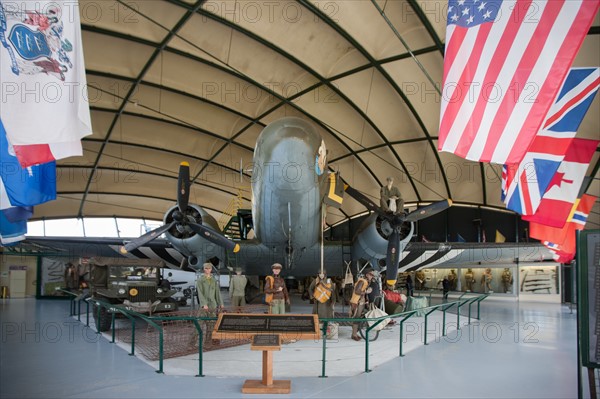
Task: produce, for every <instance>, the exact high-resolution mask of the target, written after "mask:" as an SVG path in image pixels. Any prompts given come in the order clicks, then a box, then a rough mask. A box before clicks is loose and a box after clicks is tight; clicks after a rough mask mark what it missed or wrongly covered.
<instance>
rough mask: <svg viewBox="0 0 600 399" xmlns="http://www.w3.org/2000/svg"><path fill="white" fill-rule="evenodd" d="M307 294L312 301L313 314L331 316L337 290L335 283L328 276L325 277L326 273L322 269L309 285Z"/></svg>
mask: <svg viewBox="0 0 600 399" xmlns="http://www.w3.org/2000/svg"><path fill="white" fill-rule="evenodd" d="M308 294H309V296H310V299H311V300H314V303H313V314H316V315H318V316H319V319H321V318H333V310H334V306H335V303H336V301H337V300H338V292H337V289H336V285H335V283H334V282H333V281H331V279H330V278H327V273H326V272H325V271H323V272H322V273H319V275H318V276H317V278H315V279H314V280H313V281H312V283H310V286H309V287H308Z"/></svg>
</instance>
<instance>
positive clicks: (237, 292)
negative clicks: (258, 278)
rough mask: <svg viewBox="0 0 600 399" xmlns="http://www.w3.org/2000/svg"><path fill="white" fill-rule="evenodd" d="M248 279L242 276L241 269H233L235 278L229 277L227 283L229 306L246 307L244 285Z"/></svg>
mask: <svg viewBox="0 0 600 399" xmlns="http://www.w3.org/2000/svg"><path fill="white" fill-rule="evenodd" d="M247 283H248V279H247V278H246V276H244V275H243V274H242V268H241V267H236V268H235V276H232V277H231V281H230V282H229V298H231V306H238V307H239V306H245V305H246V284H247Z"/></svg>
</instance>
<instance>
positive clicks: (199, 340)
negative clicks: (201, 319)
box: [192, 319, 204, 377]
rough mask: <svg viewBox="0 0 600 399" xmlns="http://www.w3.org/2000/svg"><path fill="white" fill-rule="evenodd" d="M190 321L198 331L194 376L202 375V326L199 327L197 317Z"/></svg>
mask: <svg viewBox="0 0 600 399" xmlns="http://www.w3.org/2000/svg"><path fill="white" fill-rule="evenodd" d="M192 322H193V323H194V327H196V331H197V332H198V374H196V377H204V374H202V328H200V323H198V319H192Z"/></svg>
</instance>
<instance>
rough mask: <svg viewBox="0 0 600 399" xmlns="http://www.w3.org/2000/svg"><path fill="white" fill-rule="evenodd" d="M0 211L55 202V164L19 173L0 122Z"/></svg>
mask: <svg viewBox="0 0 600 399" xmlns="http://www.w3.org/2000/svg"><path fill="white" fill-rule="evenodd" d="M0 158H1V159H2V164H1V167H0V209H8V208H11V207H14V206H25V207H26V206H33V205H39V204H42V203H44V202H48V201H52V200H54V199H56V162H50V163H46V164H43V165H37V166H30V167H28V168H25V169H22V168H21V166H20V165H19V161H18V160H17V157H16V156H15V155H14V153H13V151H12V148H11V146H10V144H9V143H8V141H7V139H6V133H5V131H4V127H3V125H2V119H0Z"/></svg>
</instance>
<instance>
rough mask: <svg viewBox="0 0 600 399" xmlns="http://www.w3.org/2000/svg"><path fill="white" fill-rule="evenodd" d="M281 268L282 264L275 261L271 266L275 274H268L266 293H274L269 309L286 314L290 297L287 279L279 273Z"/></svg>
mask: <svg viewBox="0 0 600 399" xmlns="http://www.w3.org/2000/svg"><path fill="white" fill-rule="evenodd" d="M281 269H282V266H281V264H279V263H274V264H273V266H271V270H273V275H272V276H268V277H267V278H266V280H265V294H271V295H273V298H272V299H271V303H270V304H269V305H270V306H269V311H270V313H273V314H284V313H285V305H286V304H288V305H289V304H290V297H289V295H288V290H287V287H286V286H285V280H284V279H283V278H282V277H281V276H280V275H279V273H281Z"/></svg>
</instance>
